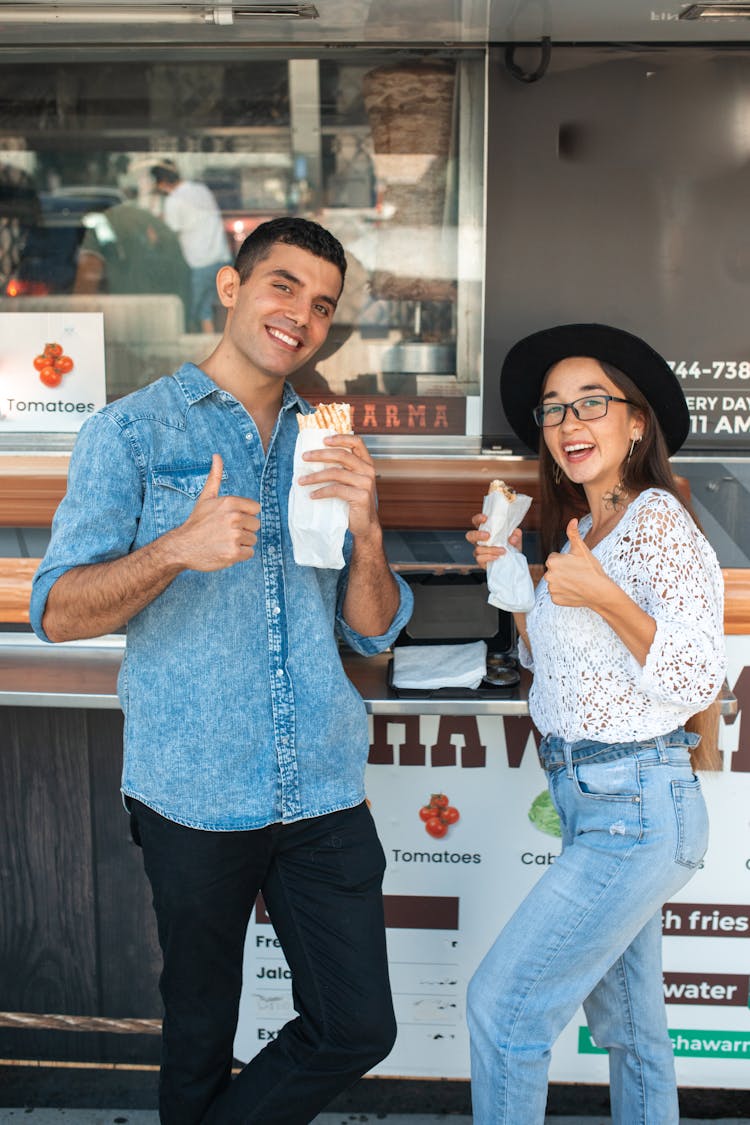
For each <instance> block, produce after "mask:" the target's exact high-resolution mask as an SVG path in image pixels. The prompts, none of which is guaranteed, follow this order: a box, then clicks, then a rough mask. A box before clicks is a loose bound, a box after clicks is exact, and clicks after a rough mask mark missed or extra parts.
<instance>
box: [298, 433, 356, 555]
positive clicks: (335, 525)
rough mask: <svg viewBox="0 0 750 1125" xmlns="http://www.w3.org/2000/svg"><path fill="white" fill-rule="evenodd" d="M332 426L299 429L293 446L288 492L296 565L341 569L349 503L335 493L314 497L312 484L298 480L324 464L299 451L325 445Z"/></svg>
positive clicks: (306, 450)
mask: <svg viewBox="0 0 750 1125" xmlns="http://www.w3.org/2000/svg"><path fill="white" fill-rule="evenodd" d="M335 432H336V431H335V430H331V429H310V430H301V431H300V433H299V434H298V435H297V442H296V444H295V447H294V468H293V470H292V471H293V477H292V487H291V491H290V493H289V533H290V535H291V537H292V547H293V548H294V561H295V562H296V563H297V565H298V566H317V567H322V568H323V569H324V570H341V568H342V567H343V565H344V552H343V546H344V536H345V535H346V529H347V527H348V526H349V504H348V502H347V501H346V500H341V499H340V498H339V497H338V496H326V497H324V498H323V499H322V500H313V499H312V497H311V496H310V491H311V490H314V488H315V486H314V485H309V484H308V485H302V484H299V483H298V480H299V477H302V476H305V475H306V474H307V473H319V472H320V471H321V469H324V468H326V466H325V465H324V464H322V463H321V462H319V461H314V462H313V461H303V460H302V454H303V453H307V452H308V451H309V450H311V449H325V443H324V441H323V438H324V437H328V436H330V435H331V434H333V433H335Z"/></svg>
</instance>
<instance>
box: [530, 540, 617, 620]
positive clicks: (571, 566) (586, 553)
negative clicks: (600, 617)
mask: <svg viewBox="0 0 750 1125" xmlns="http://www.w3.org/2000/svg"><path fill="white" fill-rule="evenodd" d="M565 530H566V533H567V536H568V542H569V544H570V547H569V549H568V551H567V553H566V554H564V555H563V554H560V553H558V552H557V551H553V552H552V554H551V555H549V556H548V557H547V563H546V566H547V570H546V572H545V575H544V577H545V578H546V580H547V586H548V588H549V593H550V597H551V598H552V601H553V602H554V603H555V605H568V606H576V605H577V606H581V605H586V606H590V607H591V608H592V609H595V608H596V604H597V600H598V599H600V598H601V597H606V586H607V585H608V584H609V582H610V579H609V578H608V577H607V575H606V573H605V571H604V569H603V568H602V565H601V563H600V562H599V560H598V559H597V558H596V557H595V556H594V555H593V554H592V553H591V551H590V550H589V548H588V547H587V546H586V544H585V543H584V541H583V539H582V538H581V533H580V531H579V530H578V520H577V519H572V520H571V521H570V522H569V524H568V526H567V528H566V529H565Z"/></svg>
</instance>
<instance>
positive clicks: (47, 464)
mask: <svg viewBox="0 0 750 1125" xmlns="http://www.w3.org/2000/svg"><path fill="white" fill-rule="evenodd" d="M68 461H69V455H68V454H41V455H38V456H37V455H35V454H2V455H0V527H49V525H50V523H51V522H52V517H53V515H54V513H55V509H56V508H57V505H58V504H59V503H60V501H61V500H62V498H63V496H64V494H65V487H66V480H67V473H68ZM375 466H376V471H377V479H378V501H379V511H380V517H381V521H382V523H383V527H386V528H404V527H409V528H414V529H416V530H424V529H428V528H435V527H440V528H442V529H449V530H455V529H459V528H467V527H469V526H470V525H471V517H472V516H473V515H474V514H475V513H476V512H478V511H479V510H480V509H481V507H482V497H483V496H484V494H485V492H486V491H487V486H488V484H489V482H490V481H491V480H493V479H494V478H495V477H502V478H503V479H504V480H506V481H507V482H508V483H509V484H512V485H513V486H514V487H515V488H516V489H517V490H518V491H523V492H526V493H528V494H529V495H531V496H533V497H535V498H536V494H537V472H536V462H535V461H533V460H529V461H523V460H518V461H508V460H507V459H502V458H492V457H487V458H485V457H467V458H454V457H450V458H440V457H426V458H422V457H419V458H414V459H409V458H400V457H394V458H376V459H375Z"/></svg>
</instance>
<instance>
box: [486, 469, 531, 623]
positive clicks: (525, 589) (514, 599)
mask: <svg viewBox="0 0 750 1125" xmlns="http://www.w3.org/2000/svg"><path fill="white" fill-rule="evenodd" d="M530 507H531V497H530V496H524V495H523V494H522V493H519V494H518V495H517V496H516V498H515V500H512V501H510V502H509V501H508V500H506V498H505V497H504V496H503V494H502V492H499V491H498V492H488V493H487V495H486V496H485V498H484V504H483V505H482V512H483V513H484V515H485V516H486V517H487V519H486V520H485V522H484V523H483V524H482V530H483V531H489V533H490V538H489V539H488V540H486V545H487V546H489V547H505V551H506V553H505V554H504V555H501V556H500V558H499V559H493V561H492V562H491V563H490V564H489V566H488V567H487V589H488V590H489V597H488V598H487V601H488V602H489V603H490V605H494V606H497V608H498V609H505V610H508V611H509V612H510V613H528V612H529V610H530V609H531V608H532V607H533V605H534V583H533V582H532V581H531V574H530V573H529V564H528V562H527V561H526V557H525V555H522V554H521V552H520V551H517V550H516V549H515V547H511V546H510V544H509V543H508V536H509V535H510V533H511V532H512V531H515V529H516V528H517V527H518V525H519V524H520V522H521V520H522V519H523V517H524V516H525V515H526V513H527V512H528V510H529V508H530Z"/></svg>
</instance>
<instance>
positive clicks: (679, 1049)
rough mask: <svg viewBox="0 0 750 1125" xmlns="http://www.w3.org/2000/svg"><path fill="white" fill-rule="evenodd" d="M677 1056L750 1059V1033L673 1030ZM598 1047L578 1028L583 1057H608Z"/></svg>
mask: <svg viewBox="0 0 750 1125" xmlns="http://www.w3.org/2000/svg"><path fill="white" fill-rule="evenodd" d="M669 1038H670V1039H671V1040H672V1046H673V1048H674V1053H675V1055H676V1056H677V1057H678V1058H693V1059H695V1058H701V1059H745V1060H747V1059H750V1031H714V1030H713V1028H712V1029H710V1030H708V1031H700V1030H699V1029H698V1028H694V1027H691V1028H670V1029H669ZM606 1053H607V1052H606V1051H605V1050H604V1049H603V1048H602V1047H597V1046H596V1044H595V1043H594V1041H593V1039H592V1038H591V1032H590V1031H589V1029H588V1028H587V1027H579V1028H578V1054H579V1055H606Z"/></svg>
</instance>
